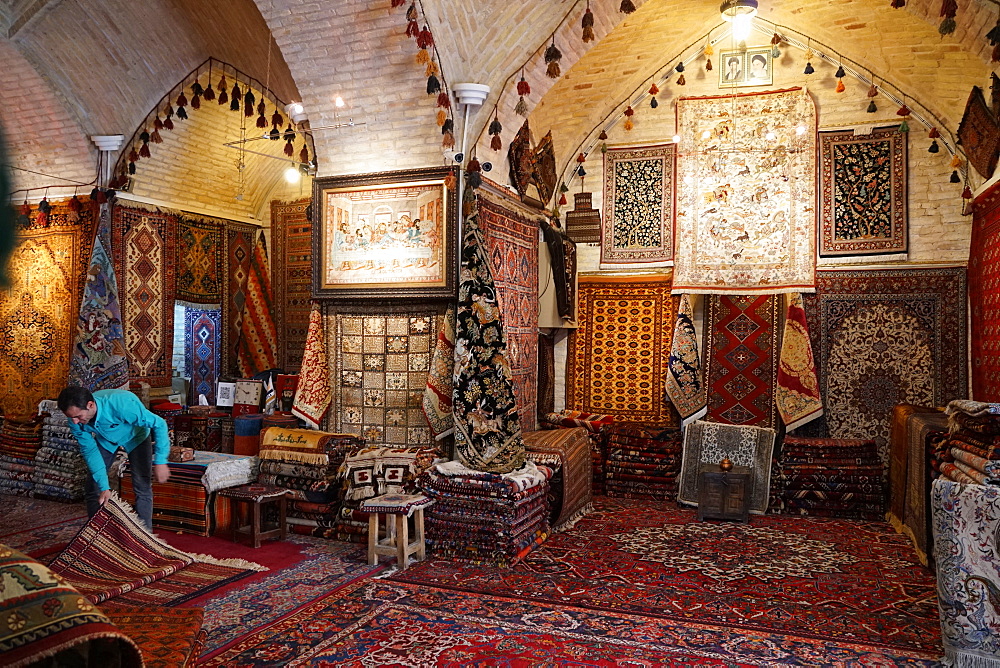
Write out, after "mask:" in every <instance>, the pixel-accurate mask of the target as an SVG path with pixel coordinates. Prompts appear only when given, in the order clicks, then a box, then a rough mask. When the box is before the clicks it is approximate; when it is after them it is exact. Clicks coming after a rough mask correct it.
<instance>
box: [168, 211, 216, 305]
mask: <svg viewBox="0 0 1000 668" xmlns="http://www.w3.org/2000/svg"><path fill="white" fill-rule="evenodd" d="M225 251H226V228H225V222H224V221H221V220H218V219H212V218H190V217H188V216H183V217H181V218H179V219H178V221H177V299H183V300H185V301H189V302H193V303H195V304H218V303H220V302H221V301H222V287H223V282H224V281H223V277H222V276H223V272H224V271H225Z"/></svg>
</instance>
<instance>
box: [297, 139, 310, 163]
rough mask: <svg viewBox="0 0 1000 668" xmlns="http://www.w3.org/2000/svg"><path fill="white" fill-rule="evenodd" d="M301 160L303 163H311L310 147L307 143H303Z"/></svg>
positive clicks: (300, 153) (300, 154) (300, 152)
mask: <svg viewBox="0 0 1000 668" xmlns="http://www.w3.org/2000/svg"><path fill="white" fill-rule="evenodd" d="M299 162H301V163H302V164H303V165H308V164H309V149H308V148H307V147H306V145H305V144H302V150H301V151H299Z"/></svg>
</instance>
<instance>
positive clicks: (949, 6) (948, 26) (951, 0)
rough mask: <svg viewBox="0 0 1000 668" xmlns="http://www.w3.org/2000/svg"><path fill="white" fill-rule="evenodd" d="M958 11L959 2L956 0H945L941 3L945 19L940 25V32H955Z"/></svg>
mask: <svg viewBox="0 0 1000 668" xmlns="http://www.w3.org/2000/svg"><path fill="white" fill-rule="evenodd" d="M957 13H958V3H957V2H955V0H944V1H943V2H942V3H941V16H942V17H943V19H944V20H943V21H941V25H940V26H939V27H938V32H939V33H941V34H942V35H950V34H951V33H953V32H955V14H957Z"/></svg>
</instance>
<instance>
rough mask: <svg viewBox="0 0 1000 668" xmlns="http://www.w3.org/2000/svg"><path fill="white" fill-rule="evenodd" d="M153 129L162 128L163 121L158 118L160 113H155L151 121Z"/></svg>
mask: <svg viewBox="0 0 1000 668" xmlns="http://www.w3.org/2000/svg"><path fill="white" fill-rule="evenodd" d="M153 129H154V130H162V129H163V121H161V120H160V115H159V114H157V115H156V119H155V120H154V121H153Z"/></svg>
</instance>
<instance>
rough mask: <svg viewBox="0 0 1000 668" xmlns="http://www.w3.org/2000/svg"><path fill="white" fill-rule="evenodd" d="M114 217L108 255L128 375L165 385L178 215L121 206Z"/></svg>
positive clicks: (167, 380) (171, 331)
mask: <svg viewBox="0 0 1000 668" xmlns="http://www.w3.org/2000/svg"><path fill="white" fill-rule="evenodd" d="M113 216H114V222H113V224H112V228H111V229H112V240H111V248H112V251H111V256H112V259H113V260H114V262H115V276H116V277H117V278H118V297H119V300H120V303H121V312H122V326H123V329H124V331H125V351H126V353H127V355H128V362H129V377H130V380H131V381H133V382H139V381H144V382H147V383H149V384H150V385H151V386H152V387H163V386H166V385H170V378H171V374H172V367H171V364H172V359H171V355H172V352H173V336H174V298H175V294H174V290H175V278H174V266H175V244H176V242H177V216H175V215H173V214H169V213H163V212H159V211H146V210H145V209H133V208H129V207H125V206H121V205H115V207H114V211H113Z"/></svg>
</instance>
